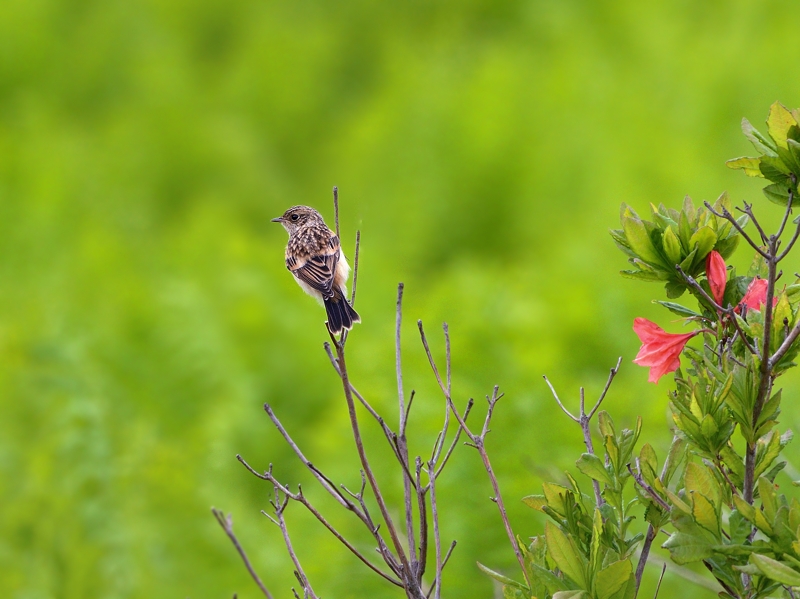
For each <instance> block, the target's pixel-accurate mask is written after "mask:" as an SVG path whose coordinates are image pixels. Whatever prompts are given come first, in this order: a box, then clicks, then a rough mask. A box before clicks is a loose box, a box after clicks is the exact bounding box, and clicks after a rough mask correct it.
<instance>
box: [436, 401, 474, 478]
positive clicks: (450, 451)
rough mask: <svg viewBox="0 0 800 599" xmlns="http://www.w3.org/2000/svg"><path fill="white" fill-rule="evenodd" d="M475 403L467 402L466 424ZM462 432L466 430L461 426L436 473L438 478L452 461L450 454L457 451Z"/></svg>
mask: <svg viewBox="0 0 800 599" xmlns="http://www.w3.org/2000/svg"><path fill="white" fill-rule="evenodd" d="M474 403H475V402H473V401H472V400H471V399H470V400H469V401H468V402H467V407H466V409H465V410H464V422H466V421H467V418H469V412H470V410H471V409H472V406H473V405H474ZM462 430H464V429H463V428H462V427H461V426H460V425H459V427H458V430H457V431H456V435H455V437H453V442H452V443H450V447H449V448H448V450H447V453H445V454H444V459H443V460H442V462H441V464H439V469H438V470H437V471H436V476H439V475H440V474H441V473H442V470H444V467H445V465H446V464H447V461H448V460H449V459H450V454H452V453H453V450H454V449H455V447H456V444H458V440H459V438H460V437H461V431H462Z"/></svg>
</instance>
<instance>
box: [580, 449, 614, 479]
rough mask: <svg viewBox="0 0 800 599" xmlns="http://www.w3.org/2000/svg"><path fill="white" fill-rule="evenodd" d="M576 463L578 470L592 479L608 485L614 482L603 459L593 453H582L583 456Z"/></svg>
mask: <svg viewBox="0 0 800 599" xmlns="http://www.w3.org/2000/svg"><path fill="white" fill-rule="evenodd" d="M575 465H576V466H577V467H578V470H580V471H581V472H583V473H584V474H585V475H586V476H588V477H589V478H591V479H592V480H596V481H599V482H601V483H605V484H607V485H608V486H612V485H613V484H614V481H613V480H612V479H611V475H610V474H609V473H608V471H607V470H606V467H605V464H603V461H602V460H601V459H600V458H598V457H597V456H596V455H594V454H592V453H584V454H581V457H580V458H579V459H578V461H577V462H575Z"/></svg>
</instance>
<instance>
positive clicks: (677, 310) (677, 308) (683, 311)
mask: <svg viewBox="0 0 800 599" xmlns="http://www.w3.org/2000/svg"><path fill="white" fill-rule="evenodd" d="M653 303H655V304H661V305H662V306H664V307H665V308H666V309H667V310H669V311H670V312H672V313H673V314H677V315H678V316H685V317H687V318H700V317H702V314H700V313H699V312H695V311H694V310H690V309H689V308H687V307H686V306H681V305H680V304H676V303H673V302H662V301H661V300H653Z"/></svg>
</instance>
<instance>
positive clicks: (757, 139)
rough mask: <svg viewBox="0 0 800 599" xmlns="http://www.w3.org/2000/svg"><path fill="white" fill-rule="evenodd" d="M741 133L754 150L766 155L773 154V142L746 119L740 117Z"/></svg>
mask: <svg viewBox="0 0 800 599" xmlns="http://www.w3.org/2000/svg"><path fill="white" fill-rule="evenodd" d="M742 133H744V136H745V137H746V138H747V139H749V140H750V143H752V144H753V146H754V147H755V149H756V150H758V151H759V152H761V153H762V154H766V155H767V156H775V142H774V141H772V140H771V139H769V138H767V137H765V136H764V135H763V134H762V133H761V132H760V131H758V129H756V128H755V127H753V125H751V124H750V121H748V120H747V119H742Z"/></svg>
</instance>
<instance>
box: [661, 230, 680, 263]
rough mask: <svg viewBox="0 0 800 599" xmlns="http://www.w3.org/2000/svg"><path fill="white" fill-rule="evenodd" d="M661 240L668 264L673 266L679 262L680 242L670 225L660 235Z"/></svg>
mask: <svg viewBox="0 0 800 599" xmlns="http://www.w3.org/2000/svg"><path fill="white" fill-rule="evenodd" d="M661 241H662V243H663V244H664V253H666V254H667V259H668V260H669V263H670V265H672V266H674V265H676V264H680V263H681V242H680V240H679V239H678V236H677V235H676V234H675V231H673V230H672V227H667V228H666V229H665V230H664V234H663V235H662V236H661Z"/></svg>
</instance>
